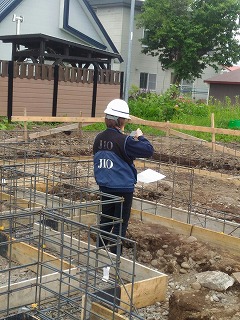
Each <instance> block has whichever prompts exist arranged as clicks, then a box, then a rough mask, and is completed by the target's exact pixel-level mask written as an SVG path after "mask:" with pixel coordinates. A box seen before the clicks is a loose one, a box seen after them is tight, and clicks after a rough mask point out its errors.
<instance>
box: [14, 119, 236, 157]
mask: <svg viewBox="0 0 240 320" xmlns="http://www.w3.org/2000/svg"><path fill="white" fill-rule="evenodd" d="M11 120H12V121H23V122H24V123H25V125H24V127H25V133H24V136H23V137H18V138H17V140H18V141H20V140H21V139H22V140H25V141H26V140H27V138H26V137H27V136H28V138H29V139H35V138H37V137H41V136H46V135H51V134H54V133H58V132H61V131H66V130H74V129H77V128H79V125H80V126H81V125H84V124H90V123H99V122H100V123H101V122H104V117H95V118H93V117H32V116H26V115H25V116H16V117H12V119H11ZM29 121H30V122H34V121H35V122H63V123H72V124H71V125H69V126H68V127H65V126H63V127H59V128H55V129H51V130H49V131H48V132H38V133H33V134H32V136H30V135H28V134H27V132H26V131H27V122H29ZM130 122H131V123H133V124H137V125H145V126H150V127H154V128H157V129H159V130H162V131H165V132H166V135H167V136H170V135H174V136H177V137H180V138H183V139H191V140H194V141H195V142H196V143H199V144H201V145H204V146H206V147H208V148H211V149H212V151H213V152H215V151H220V152H224V153H228V154H231V155H234V156H237V157H240V152H239V151H237V150H233V149H230V148H227V147H224V146H221V145H218V144H216V143H215V142H216V141H215V140H216V139H215V138H216V137H215V135H216V134H223V135H224V134H226V135H232V136H238V137H240V130H233V129H223V128H215V126H214V114H212V115H211V127H202V126H193V125H187V124H179V123H170V122H157V121H150V120H144V119H141V118H137V117H134V116H131V120H130ZM74 123H75V124H74ZM178 130H186V131H196V132H207V133H210V134H212V142H208V141H205V140H203V139H199V138H196V137H194V136H191V135H188V134H185V133H182V132H180V131H178Z"/></svg>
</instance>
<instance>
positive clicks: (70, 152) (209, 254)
mask: <svg viewBox="0 0 240 320" xmlns="http://www.w3.org/2000/svg"><path fill="white" fill-rule="evenodd" d="M94 136H95V134H90V133H83V134H77V133H76V132H67V133H62V134H59V135H58V136H57V137H56V136H52V137H48V138H44V139H43V140H42V141H41V144H38V147H37V149H38V151H44V150H45V149H46V146H47V152H50V153H53V154H58V155H64V156H77V155H88V156H89V155H91V150H92V142H93V139H94ZM149 139H151V140H152V142H153V145H154V148H155V154H154V157H153V159H154V160H155V161H160V162H161V166H160V167H159V169H160V171H161V173H163V174H166V176H167V175H168V177H169V176H171V178H169V179H168V178H167V179H165V180H162V181H161V182H160V183H158V184H157V187H156V185H153V186H152V187H151V186H148V187H147V188H146V189H144V191H142V190H140V189H136V191H135V196H137V197H138V196H140V195H141V197H143V198H144V199H146V200H151V201H157V202H161V203H163V204H166V205H169V204H174V206H175V207H180V208H184V209H185V208H186V207H188V205H189V203H191V206H192V209H193V210H195V211H196V212H199V213H206V212H208V213H209V214H211V215H215V216H216V215H219V216H221V217H222V214H224V218H225V219H229V220H231V221H233V220H234V221H236V222H238V223H239V222H240V215H239V212H240V157H238V156H237V155H230V154H228V153H225V152H212V151H211V149H209V148H207V147H205V146H203V145H199V143H194V142H193V141H187V142H186V141H183V140H182V139H175V138H173V139H171V142H170V143H169V140H168V141H167V140H164V139H163V138H156V137H154V138H153V137H149ZM60 140H61V148H59V146H58V143H59V141H60ZM69 145H71V149H69V148H68V146H69ZM227 147H231V148H232V149H234V150H236V151H240V144H232V145H228V146H227ZM34 148H36V147H34ZM169 166H170V167H171V169H169ZM176 166H180V168H183V169H182V171H181V170H180V171H177V172H176V171H174V173H173V169H172V168H175V167H176ZM192 169H194V171H192ZM140 170H141V169H140ZM169 172H171V174H170V173H169ZM173 193H174V196H175V200H174V203H173V202H172V195H173ZM183 194H184V195H185V196H183ZM127 236H128V237H129V238H130V239H133V240H135V241H136V242H137V261H138V262H140V263H142V264H145V265H147V266H149V267H151V268H155V269H157V270H159V271H161V272H164V273H166V274H167V275H168V276H169V282H168V284H169V285H168V291H167V300H166V301H165V302H162V303H157V304H156V305H154V306H150V307H149V308H145V309H143V310H140V312H141V314H142V316H143V317H144V318H145V319H149V320H150V319H154V320H166V319H170V320H174V319H176V320H194V319H203V320H221V319H222V320H230V319H233V320H237V319H240V284H239V283H238V282H237V281H236V282H235V284H234V285H233V286H232V287H230V288H229V289H227V290H226V291H224V292H220V293H219V292H215V291H213V290H210V289H206V288H203V287H201V286H200V287H199V286H198V285H196V275H197V274H198V273H201V272H204V271H216V270H218V271H222V272H224V273H226V274H228V275H232V274H233V273H236V272H240V257H239V256H233V255H230V254H229V253H228V252H225V251H223V250H222V249H221V248H216V247H212V246H211V244H209V243H203V242H201V241H199V240H198V239H191V238H188V237H185V236H183V235H180V234H177V233H175V232H174V231H173V230H169V229H167V228H165V227H163V226H160V225H154V224H147V223H142V222H141V221H136V220H131V221H130V224H129V228H128V233H127ZM123 254H124V256H126V257H128V258H131V255H132V252H131V248H126V247H125V248H124V252H123ZM189 292H191V293H192V292H194V294H195V295H196V301H198V299H199V304H198V303H197V304H196V306H195V308H193V307H192V306H191V308H193V310H191V315H189V313H186V317H185V315H184V312H182V310H183V309H184V307H183V306H182V309H181V308H180V309H181V310H180V309H179V310H180V311H181V312H182V313H181V312H180V311H179V312H180V313H179V316H178V317H177V318H176V317H175V316H174V315H173V313H172V311H171V310H170V309H169V302H170V307H171V306H172V304H174V303H172V301H174V294H176V293H181V294H183V293H186V294H187V293H189ZM203 296H204V297H205V300H204V301H203V300H202V299H201V298H200V297H203ZM178 299H179V297H178ZM175 304H176V303H175ZM204 304H205V306H206V308H205V309H207V310H209V312H208V313H207V312H206V310H205V311H202V309H201V307H203V309H204ZM202 305H203V306H202ZM187 308H188V307H186V309H187ZM191 308H190V309H191ZM212 310H218V311H219V310H220V311H221V313H220V314H219V313H217V311H212ZM187 311H189V310H187ZM230 311H231V312H230ZM204 312H205V313H204ZM174 317H175V318H174Z"/></svg>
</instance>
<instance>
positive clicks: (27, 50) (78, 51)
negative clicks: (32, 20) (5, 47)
mask: <svg viewBox="0 0 240 320" xmlns="http://www.w3.org/2000/svg"><path fill="white" fill-rule="evenodd" d="M0 40H2V41H3V42H4V43H12V60H13V61H24V60H25V59H27V58H29V59H31V60H32V61H33V62H35V63H44V61H45V60H47V61H52V62H53V64H59V63H61V62H68V63H70V64H72V65H75V64H83V63H85V64H88V65H90V64H92V63H97V64H98V65H99V66H100V67H101V68H106V65H107V66H109V65H110V63H111V60H112V59H118V60H119V61H120V62H122V58H121V55H120V54H117V53H111V52H108V51H104V50H101V49H96V48H93V47H90V46H86V45H83V44H79V43H74V42H71V41H67V40H63V39H59V38H55V37H52V36H48V35H45V34H41V33H40V34H21V35H5V36H0ZM20 46H23V47H24V48H23V49H21V47H20Z"/></svg>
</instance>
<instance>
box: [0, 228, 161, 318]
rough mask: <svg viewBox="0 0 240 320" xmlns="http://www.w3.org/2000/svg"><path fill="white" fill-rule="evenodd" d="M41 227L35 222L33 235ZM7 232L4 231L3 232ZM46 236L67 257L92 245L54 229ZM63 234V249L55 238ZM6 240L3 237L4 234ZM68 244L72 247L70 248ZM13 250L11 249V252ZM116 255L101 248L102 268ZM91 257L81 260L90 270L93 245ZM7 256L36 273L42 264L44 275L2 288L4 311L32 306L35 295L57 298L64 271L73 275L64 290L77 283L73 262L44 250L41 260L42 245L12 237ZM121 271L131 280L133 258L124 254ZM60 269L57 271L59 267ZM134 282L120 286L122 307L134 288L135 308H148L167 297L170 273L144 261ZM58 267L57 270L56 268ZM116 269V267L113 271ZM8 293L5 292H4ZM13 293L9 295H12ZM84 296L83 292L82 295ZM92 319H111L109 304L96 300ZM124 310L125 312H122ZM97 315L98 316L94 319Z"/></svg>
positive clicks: (48, 246)
mask: <svg viewBox="0 0 240 320" xmlns="http://www.w3.org/2000/svg"><path fill="white" fill-rule="evenodd" d="M38 230H39V225H38V224H37V223H36V224H35V227H34V234H33V235H35V236H36V237H37V233H38ZM1 233H2V235H4V232H3V231H2V232H1ZM45 236H46V238H49V239H55V241H52V240H49V241H45V242H44V248H45V249H46V250H49V251H51V250H53V251H55V252H56V251H59V250H63V252H62V254H63V255H64V256H67V255H68V254H69V252H68V251H69V250H71V248H72V247H74V246H76V247H78V248H79V247H81V250H85V251H86V250H88V249H89V244H87V243H85V242H83V241H81V243H80V244H79V240H77V239H70V237H68V236H67V235H64V236H63V235H62V233H61V232H57V231H55V230H53V229H51V228H46V234H45ZM62 237H64V241H63V242H64V243H65V247H64V248H59V245H58V244H56V240H57V239H58V240H61V241H62ZM1 239H3V237H1ZM7 239H8V236H7V235H6V236H5V237H4V241H6V240H7ZM68 245H69V247H68ZM10 251H11V252H10ZM109 254H110V255H112V256H115V255H113V254H111V253H106V251H105V250H101V261H100V262H99V266H98V267H100V268H102V267H103V266H105V265H106V264H108V263H109V261H108V255H109ZM89 255H90V256H85V257H84V256H83V261H82V263H83V264H84V259H86V261H85V263H86V264H87V261H88V263H89V262H90V269H91V267H92V268H94V264H95V259H94V257H93V255H94V246H92V245H91V248H90V251H89ZM4 256H5V257H9V256H11V257H12V259H14V262H17V263H19V264H20V265H24V266H25V265H26V266H28V268H29V269H30V270H32V271H34V272H37V269H38V268H39V267H41V268H42V270H41V273H42V274H41V277H38V279H30V280H25V281H21V282H18V283H14V284H11V288H9V287H8V285H7V286H2V287H0V295H1V299H0V310H5V309H6V308H7V306H8V307H11V308H17V307H21V306H23V305H31V304H33V303H34V297H35V295H36V294H37V295H38V296H39V295H40V296H41V299H42V302H43V303H44V302H46V301H48V300H49V299H51V298H53V297H54V294H52V292H53V291H58V286H60V277H61V273H64V274H67V273H69V274H71V278H69V279H70V280H69V279H68V281H65V282H64V281H63V282H62V283H61V290H62V291H67V290H68V288H69V287H70V286H71V287H72V286H75V287H77V286H78V282H79V281H80V279H79V274H77V268H78V267H77V266H75V265H74V264H70V263H69V262H67V261H64V260H62V259H58V258H57V257H56V256H54V255H52V254H49V253H47V252H41V261H39V248H35V247H33V246H31V245H28V244H26V243H24V242H18V241H16V242H15V241H14V239H11V245H8V246H7V248H6V246H4ZM120 264H121V270H124V275H125V281H128V280H129V281H130V280H131V279H130V278H131V275H130V274H131V269H132V268H133V261H131V260H129V259H126V258H123V257H121V261H120ZM58 269H59V270H61V272H58V271H57V270H58ZM134 269H135V274H134V277H135V281H134V286H133V288H132V284H131V283H129V284H128V283H126V284H125V285H124V286H121V296H120V301H121V304H120V307H121V308H120V310H124V309H125V310H126V306H128V305H129V303H130V301H129V299H130V298H129V297H130V296H131V291H132V290H133V304H134V306H135V307H136V308H141V307H145V306H148V305H151V304H154V303H156V302H157V301H163V300H165V297H166V290H167V276H166V275H165V274H163V273H160V272H158V271H155V270H152V269H150V268H147V267H145V266H143V265H141V264H138V263H136V265H135V267H134ZM54 270H55V271H54ZM128 270H129V277H130V278H129V279H127V276H126V274H127V271H128ZM112 271H113V272H115V271H114V270H112ZM120 276H121V275H120ZM38 282H40V283H41V286H42V285H43V286H44V287H45V288H46V289H45V290H43V289H42V290H41V291H40V290H39V288H38V286H37V283H38ZM4 293H5V294H4ZM9 293H10V296H9ZM83 297H84V295H82V298H83ZM91 308H92V310H91V314H92V318H91V319H97V316H101V315H102V314H105V313H104V312H106V316H107V315H109V317H107V318H105V319H112V318H111V314H112V311H111V310H110V309H108V308H106V306H102V305H101V304H99V303H97V302H94V303H93V304H92V306H91ZM119 312H120V313H123V311H119ZM120 313H119V314H116V313H114V317H115V314H116V317H115V319H127V318H125V317H124V315H121V314H120ZM94 317H95V318H94Z"/></svg>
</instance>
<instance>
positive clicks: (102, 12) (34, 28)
mask: <svg viewBox="0 0 240 320" xmlns="http://www.w3.org/2000/svg"><path fill="white" fill-rule="evenodd" d="M141 6H142V1H139V0H136V2H135V8H134V9H135V15H136V14H138V12H139V11H140V9H141ZM130 13H131V0H0V37H1V36H6V35H16V34H21V35H24V34H46V35H49V36H52V37H56V38H59V39H63V40H68V41H72V42H74V43H79V44H84V45H87V46H89V47H93V48H97V49H98V50H102V51H104V52H109V53H113V54H118V56H120V57H122V58H123V61H122V59H121V58H120V59H119V58H117V59H114V60H112V66H111V68H112V69H113V70H119V71H123V72H124V73H125V79H126V76H127V75H128V74H129V86H128V88H131V85H135V86H137V87H140V88H141V89H146V90H151V91H156V92H157V93H162V92H164V91H166V90H167V89H168V88H169V86H170V84H171V76H172V74H171V71H170V70H168V71H163V70H162V68H161V64H160V63H159V62H158V60H157V58H156V57H155V58H154V57H151V56H147V55H144V54H142V53H141V49H142V46H141V43H140V42H139V39H141V38H142V36H143V30H141V29H137V28H136V25H135V22H134V23H133V38H132V41H131V59H130V60H129V52H130V51H129V49H130V46H129V44H130V41H129V34H130V33H129V30H130V22H131V14H130ZM11 50H12V49H11V45H10V44H9V43H1V42H0V60H11V55H12V52H11ZM119 54H120V55H119ZM129 61H131V63H130V65H129ZM213 75H215V71H214V70H213V69H211V68H208V69H206V71H205V73H204V74H203V75H202V78H201V79H197V80H196V81H195V82H194V83H193V84H191V86H190V87H193V89H194V90H193V97H194V98H196V99H201V98H206V96H207V85H206V84H205V83H204V80H205V79H208V78H210V77H212V76H213ZM184 89H186V88H185V87H184ZM187 89H188V90H189V85H188V86H187Z"/></svg>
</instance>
